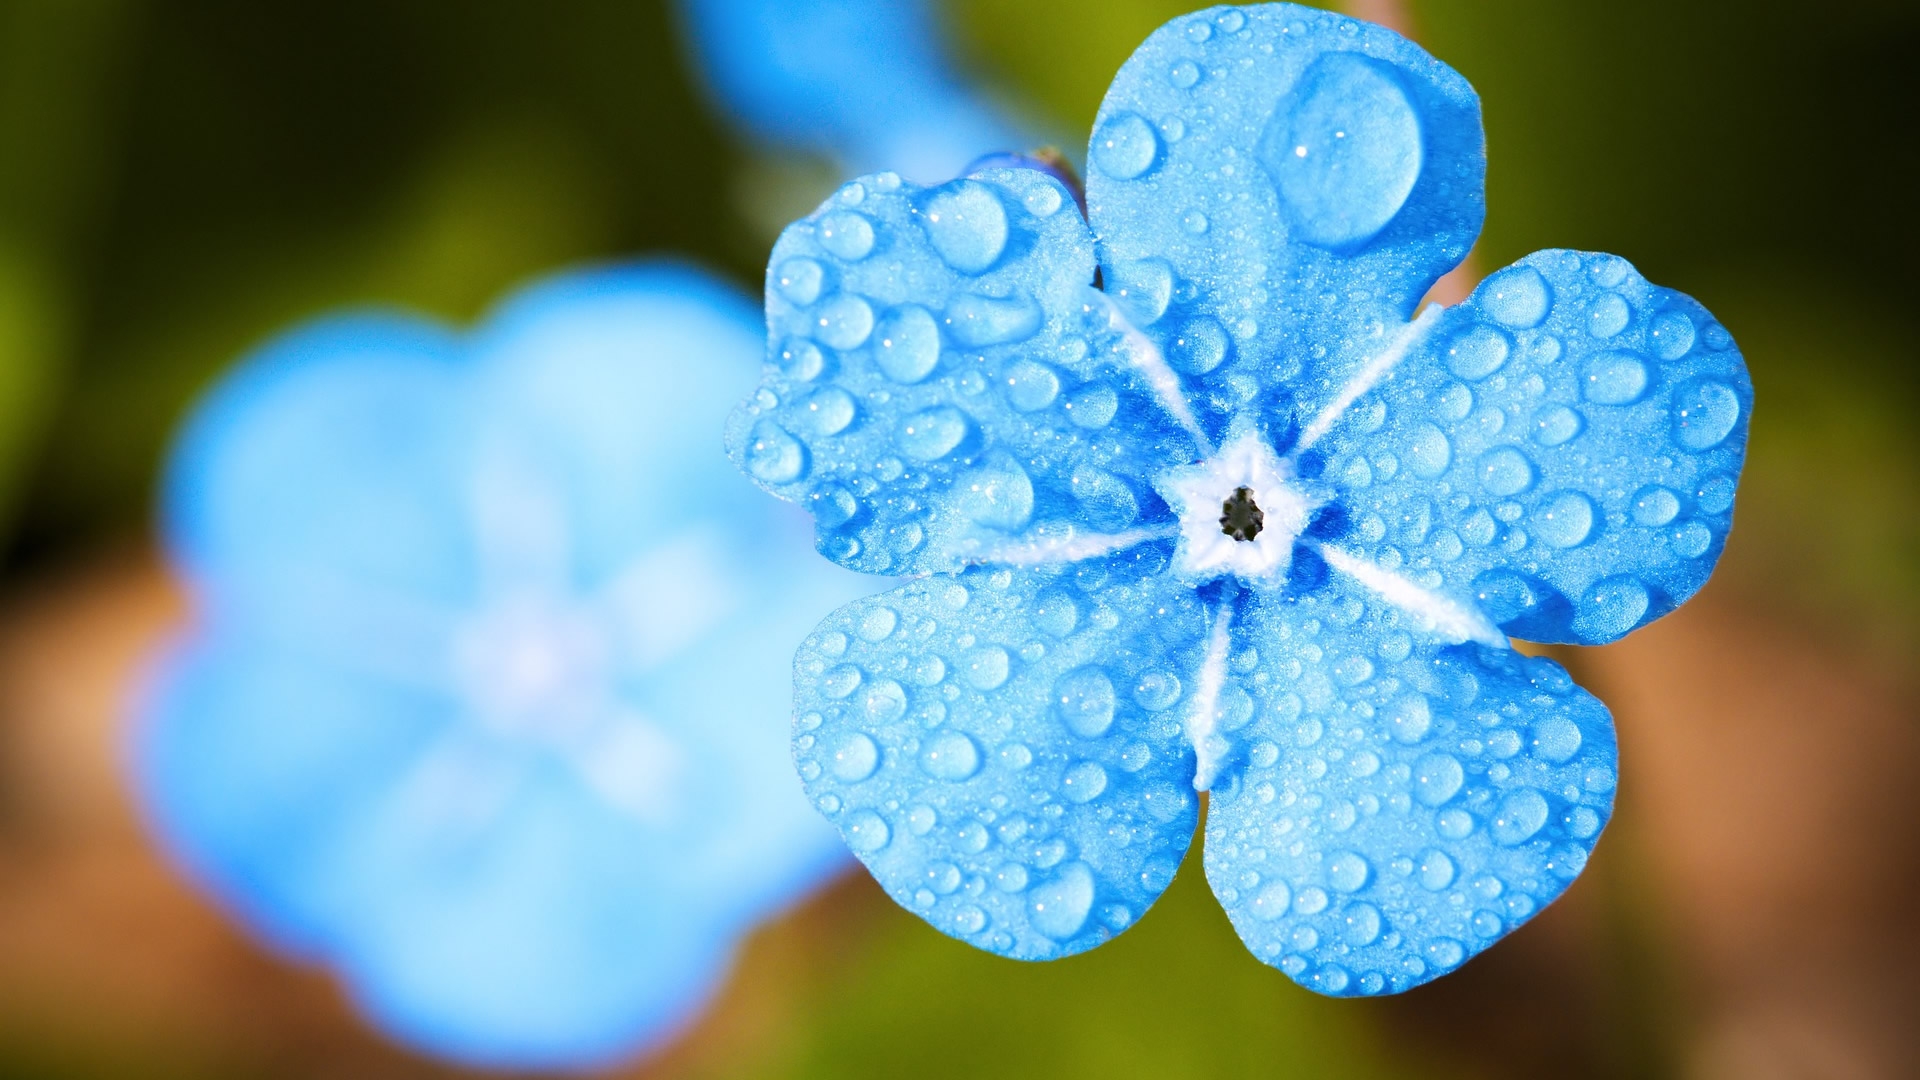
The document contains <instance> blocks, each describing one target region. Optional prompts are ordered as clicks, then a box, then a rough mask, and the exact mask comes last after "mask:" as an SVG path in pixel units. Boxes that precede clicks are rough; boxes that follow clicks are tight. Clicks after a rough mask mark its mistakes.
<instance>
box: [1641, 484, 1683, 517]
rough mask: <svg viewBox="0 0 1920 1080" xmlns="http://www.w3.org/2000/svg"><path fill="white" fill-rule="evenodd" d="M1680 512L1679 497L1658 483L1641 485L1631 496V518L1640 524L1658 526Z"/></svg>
mask: <svg viewBox="0 0 1920 1080" xmlns="http://www.w3.org/2000/svg"><path fill="white" fill-rule="evenodd" d="M1679 513H1680V497H1679V496H1678V495H1675V494H1674V493H1673V492H1671V491H1668V490H1667V489H1666V488H1663V487H1661V486H1660V485H1658V484H1652V485H1649V486H1647V487H1643V488H1641V489H1640V490H1639V492H1638V493H1636V494H1635V495H1634V497H1633V520H1634V521H1635V522H1638V523H1639V524H1641V525H1647V526H1660V525H1665V524H1666V523H1667V522H1669V521H1672V520H1673V519H1674V518H1675V517H1676V516H1678V515H1679Z"/></svg>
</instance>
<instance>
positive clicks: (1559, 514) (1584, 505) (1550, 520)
mask: <svg viewBox="0 0 1920 1080" xmlns="http://www.w3.org/2000/svg"><path fill="white" fill-rule="evenodd" d="M1531 524H1532V526H1533V535H1535V536H1537V537H1539V538H1540V539H1541V540H1543V541H1545V542H1546V543H1548V544H1551V545H1553V546H1554V547H1557V548H1570V547H1574V546H1576V545H1578V544H1580V543H1582V542H1583V541H1585V540H1586V538H1587V535H1588V534H1589V533H1591V532H1593V501H1592V500H1591V499H1588V498H1587V497H1586V496H1585V495H1582V494H1581V493H1579V492H1577V491H1559V492H1555V493H1554V494H1552V495H1549V496H1547V497H1546V498H1544V499H1542V500H1540V507H1539V509H1537V510H1535V511H1534V512H1533V517H1532V519H1531Z"/></svg>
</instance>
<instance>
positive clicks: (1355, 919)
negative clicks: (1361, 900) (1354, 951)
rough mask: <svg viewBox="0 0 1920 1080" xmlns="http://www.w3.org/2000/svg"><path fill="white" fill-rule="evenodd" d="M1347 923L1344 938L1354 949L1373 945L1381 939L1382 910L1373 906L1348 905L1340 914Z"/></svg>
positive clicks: (1344, 928)
mask: <svg viewBox="0 0 1920 1080" xmlns="http://www.w3.org/2000/svg"><path fill="white" fill-rule="evenodd" d="M1340 917H1341V920H1342V921H1343V922H1345V923H1346V925H1345V927H1343V932H1342V934H1341V936H1342V937H1344V938H1346V939H1347V944H1349V945H1351V946H1353V947H1354V948H1359V947H1360V946H1362V945H1371V944H1373V943H1374V942H1375V941H1376V940H1378V939H1379V937H1380V909H1379V908H1377V907H1374V906H1373V905H1372V904H1348V905H1347V907H1346V910H1345V911H1342V912H1341V913H1340Z"/></svg>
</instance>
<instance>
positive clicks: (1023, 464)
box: [728, 169, 1194, 573]
mask: <svg viewBox="0 0 1920 1080" xmlns="http://www.w3.org/2000/svg"><path fill="white" fill-rule="evenodd" d="M1092 277H1093V258H1092V241H1091V240H1090V238H1089V237H1088V235H1087V230H1086V226H1085V224H1084V223H1083V222H1082V221H1081V220H1080V218H1079V216H1078V215H1077V214H1075V213H1074V204H1073V199H1072V197H1071V196H1070V195H1069V194H1068V193H1067V192H1066V190H1065V189H1064V188H1063V187H1061V186H1060V184H1059V183H1058V182H1057V181H1055V180H1054V179H1052V178H1051V177H1050V176H1048V175H1046V174H1044V173H1042V172H1040V171H1039V170H1035V169H990V170H986V171H984V172H982V173H980V174H978V175H976V176H974V177H969V178H967V179H963V180H956V181H954V182H952V183H950V184H946V185H943V186H941V187H937V188H931V189H923V188H917V187H914V186H913V185H910V184H903V183H902V182H901V181H900V180H899V179H898V178H897V177H894V176H892V175H891V174H882V175H880V176H874V177H867V178H865V179H864V180H860V181H856V182H854V183H851V184H848V185H847V186H846V187H844V188H842V189H841V190H840V192H839V193H838V194H837V195H835V196H834V197H833V198H831V199H829V200H828V201H827V202H826V203H825V204H824V205H823V206H822V207H821V208H820V209H819V210H818V211H816V212H815V213H814V214H813V216H811V217H809V218H807V219H805V220H804V221H801V222H798V223H796V224H794V225H793V226H791V227H789V228H788V229H787V231H786V232H785V233H784V234H783V235H782V236H781V238H780V242H779V244H778V245H777V246H776V247H775V248H774V252H773V258H772V260H771V262H770V264H769V270H768V281H767V328H768V334H769V342H770V344H769V350H770V362H769V364H768V365H767V368H766V373H765V378H764V381H763V383H762V385H761V388H760V391H759V392H758V393H757V394H756V395H755V396H754V397H753V398H751V399H749V400H748V401H747V402H745V403H743V404H742V405H741V407H740V408H739V409H738V410H736V412H735V413H734V416H733V419H732V421H731V422H730V424H729V427H728V447H729V450H730V452H731V453H732V455H733V458H734V460H735V462H737V463H738V464H739V465H740V466H741V467H742V468H743V469H745V470H746V472H747V473H748V475H750V476H752V477H753V478H754V479H755V480H757V481H758V482H759V483H760V484H761V485H762V486H763V487H765V488H766V489H767V490H769V491H772V492H773V493H775V494H777V495H779V496H780V497H781V498H784V499H788V500H791V501H794V502H797V503H800V504H801V505H803V506H805V507H807V508H808V509H809V510H810V511H811V512H812V513H813V515H814V519H815V524H816V529H817V535H816V541H817V545H818V547H819V548H820V550H821V552H822V553H823V554H825V555H827V557H829V558H831V559H833V560H834V561H835V562H838V563H840V564H841V565H842V566H846V567H849V568H851V569H856V570H863V571H867V572H870V573H920V572H929V571H943V570H952V569H957V568H958V567H960V566H961V565H963V564H965V563H966V562H968V561H990V560H991V559H992V558H993V556H994V553H995V552H996V551H998V550H1000V549H1001V548H1003V547H1023V546H1032V545H1033V544H1035V543H1039V542H1045V541H1057V540H1059V539H1062V538H1063V537H1064V536H1065V535H1066V534H1067V533H1068V532H1070V531H1092V532H1096V533H1115V532H1123V531H1126V530H1127V529H1129V528H1130V527H1133V526H1136V525H1139V524H1142V523H1148V522H1153V521H1162V522H1164V521H1166V520H1169V519H1168V518H1167V513H1166V508H1165V506H1164V505H1163V504H1161V503H1160V502H1159V501H1158V499H1157V498H1155V497H1154V495H1153V493H1152V491H1151V489H1150V488H1149V487H1148V486H1147V485H1146V484H1144V483H1142V482H1140V480H1139V479H1138V478H1139V477H1143V476H1145V475H1148V474H1149V473H1150V472H1151V471H1152V470H1153V469H1155V468H1157V467H1158V466H1159V465H1161V464H1163V463H1166V462H1170V461H1181V462H1184V461H1188V460H1191V459H1192V457H1193V452H1194V447H1193V438H1192V436H1191V435H1190V434H1189V433H1188V432H1187V431H1186V429H1184V428H1182V427H1181V426H1180V425H1179V422H1178V421H1177V419H1176V418H1174V417H1172V416H1170V415H1168V414H1167V413H1166V412H1164V411H1163V410H1162V409H1161V408H1160V406H1159V405H1158V404H1156V402H1157V400H1158V399H1157V398H1155V397H1154V395H1153V391H1152V389H1151V385H1150V383H1149V382H1148V381H1147V379H1146V377H1145V376H1143V375H1140V374H1139V373H1136V372H1134V371H1132V370H1131V369H1130V368H1128V367H1126V366H1125V365H1127V364H1128V363H1129V362H1130V361H1129V360H1128V359H1127V358H1128V357H1129V356H1131V355H1132V354H1131V353H1129V352H1128V342H1129V341H1130V340H1131V338H1129V337H1128V335H1127V334H1126V333H1125V332H1124V330H1116V329H1115V328H1114V327H1113V325H1112V319H1111V317H1110V312H1109V309H1108V308H1107V307H1106V303H1107V302H1106V299H1105V297H1103V296H1101V295H1100V294H1098V293H1095V292H1093V291H1092V290H1090V289H1088V288H1087V285H1088V283H1089V282H1090V281H1091V280H1092ZM1082 493H1086V494H1085V497H1083V494H1082Z"/></svg>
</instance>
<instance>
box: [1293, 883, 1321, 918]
mask: <svg viewBox="0 0 1920 1080" xmlns="http://www.w3.org/2000/svg"><path fill="white" fill-rule="evenodd" d="M1293 910H1295V911H1297V912H1299V913H1300V914H1302V915H1318V914H1320V913H1321V912H1323V911H1325V910H1327V890H1325V889H1323V888H1321V887H1320V886H1318V885H1309V886H1307V887H1306V888H1304V889H1301V890H1300V892H1299V894H1298V895H1296V896H1295V897H1294V898H1293Z"/></svg>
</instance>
